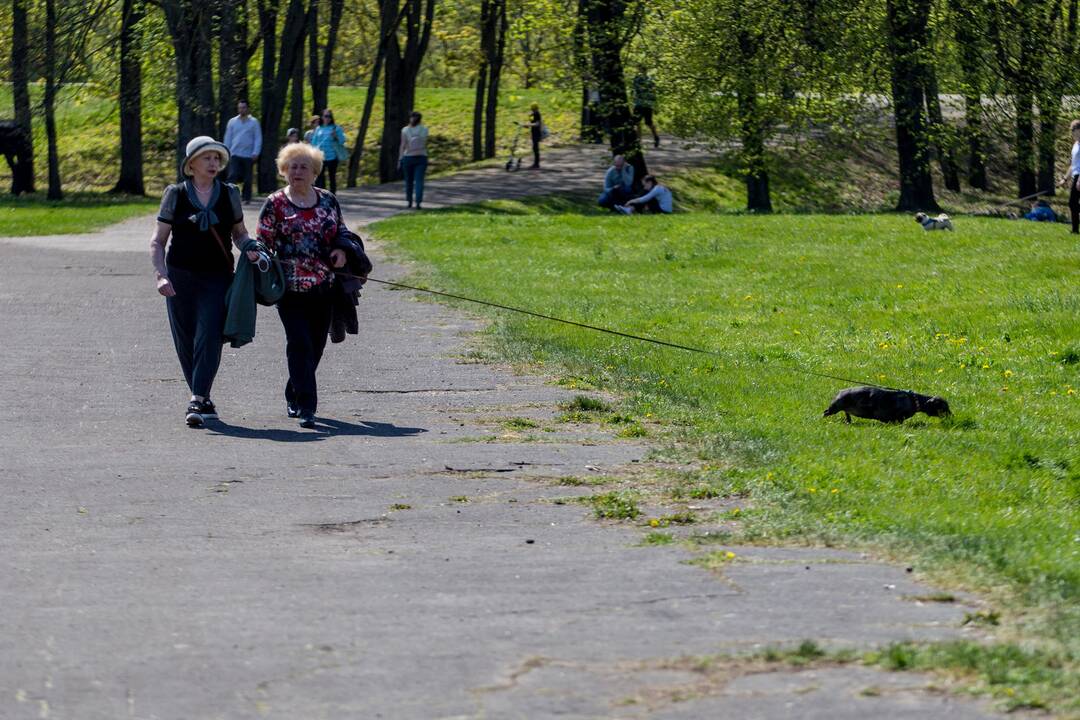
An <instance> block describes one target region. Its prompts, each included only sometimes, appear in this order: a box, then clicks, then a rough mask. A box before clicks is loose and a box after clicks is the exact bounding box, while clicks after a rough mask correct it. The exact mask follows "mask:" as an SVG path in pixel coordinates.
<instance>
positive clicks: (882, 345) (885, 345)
mask: <svg viewBox="0 0 1080 720" xmlns="http://www.w3.org/2000/svg"><path fill="white" fill-rule="evenodd" d="M877 346H878V347H879V348H881V349H882V350H888V349H889V343H887V342H879V343H878V345H877Z"/></svg>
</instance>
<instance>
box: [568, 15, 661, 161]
mask: <svg viewBox="0 0 1080 720" xmlns="http://www.w3.org/2000/svg"><path fill="white" fill-rule="evenodd" d="M581 8H582V10H584V13H585V17H584V20H585V32H586V36H587V46H588V49H589V60H590V68H591V70H592V76H593V79H594V81H595V82H596V85H597V89H598V90H599V91H600V102H599V103H598V104H597V108H596V110H597V115H598V116H599V118H600V123H601V125H603V127H605V128H606V129H607V131H608V136H609V138H610V141H611V152H612V154H613V155H623V156H625V157H626V161H627V162H628V163H630V164H631V165H633V166H634V172H635V177H638V178H641V177H643V176H644V175H645V174H646V173H647V172H648V168H647V166H646V164H645V154H644V153H643V152H642V151H641V140H640V138H639V137H638V130H637V123H636V122H635V120H634V115H633V113H632V112H631V111H630V103H629V100H628V99H627V97H626V76H625V73H624V71H623V61H622V51H623V47H624V46H625V45H626V43H627V42H628V41H629V40H630V37H631V35H632V33H633V32H634V31H635V30H636V22H637V21H638V19H639V17H638V15H637V13H638V12H639V11H640V6H639V5H636V4H633V3H632V0H583V2H582V4H581Z"/></svg>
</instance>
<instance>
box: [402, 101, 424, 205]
mask: <svg viewBox="0 0 1080 720" xmlns="http://www.w3.org/2000/svg"><path fill="white" fill-rule="evenodd" d="M422 119H423V116H422V115H421V114H420V113H418V112H415V111H414V112H412V113H410V114H409V124H408V125H406V126H405V127H403V128H401V148H400V152H399V153H398V154H399V157H400V158H401V161H400V162H401V171H402V173H404V175H405V202H407V203H408V206H409V207H412V206H413V192H414V189H415V193H416V209H417V210H420V209H421V208H420V206H421V204H422V203H423V202H424V174H425V173H427V166H428V156H427V139H428V129H427V127H425V126H424V125H421V124H420V121H421V120H422Z"/></svg>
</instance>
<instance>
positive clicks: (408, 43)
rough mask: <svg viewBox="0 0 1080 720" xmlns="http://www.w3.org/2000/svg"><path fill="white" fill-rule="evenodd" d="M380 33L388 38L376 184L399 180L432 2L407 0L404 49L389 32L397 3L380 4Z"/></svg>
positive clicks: (393, 0)
mask: <svg viewBox="0 0 1080 720" xmlns="http://www.w3.org/2000/svg"><path fill="white" fill-rule="evenodd" d="M379 7H380V17H381V19H382V20H381V23H380V25H381V29H382V33H383V36H384V37H387V36H388V37H389V41H388V42H387V45H386V57H385V59H384V66H385V73H384V83H383V104H384V105H385V110H384V112H383V131H382V146H381V147H380V149H379V180H380V182H390V181H392V180H398V179H400V178H401V168H400V167H399V165H398V153H399V150H400V148H399V141H400V132H401V128H402V127H404V126H405V124H406V123H407V122H408V117H409V113H410V112H411V111H412V109H413V103H414V101H415V99H416V76H417V74H419V72H420V63H421V62H422V61H423V59H424V54H425V53H426V52H427V47H428V41H429V40H430V38H431V26H432V22H433V20H434V18H435V0H406V1H405V12H404V18H403V19H402V20H403V22H404V23H405V46H404V47H402V45H401V42H400V40H399V39H398V34H397V33H396V32H392V28H393V25H394V24H395V23H396V22H397V21H398V19H399V17H398V8H397V0H379Z"/></svg>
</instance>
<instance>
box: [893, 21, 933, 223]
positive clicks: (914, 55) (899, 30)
mask: <svg viewBox="0 0 1080 720" xmlns="http://www.w3.org/2000/svg"><path fill="white" fill-rule="evenodd" d="M886 15H887V18H888V23H887V24H888V35H889V40H888V43H889V55H890V60H891V76H892V78H891V80H892V98H893V113H894V115H895V118H896V150H897V155H898V159H899V165H900V199H899V200H898V201H897V203H896V209H897V210H899V211H912V210H925V211H932V212H937V211H939V210H940V208H939V207H938V204H937V201H936V200H935V199H934V185H933V178H932V177H931V175H930V160H929V153H928V146H929V143H928V140H927V137H926V122H925V120H924V118H923V101H924V98H923V86H922V68H921V60H920V55H921V53H923V52H925V51H926V48H925V38H926V35H927V26H926V25H927V18H928V17H929V15H930V2H929V0H887V1H886Z"/></svg>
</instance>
